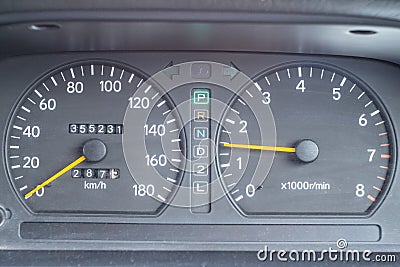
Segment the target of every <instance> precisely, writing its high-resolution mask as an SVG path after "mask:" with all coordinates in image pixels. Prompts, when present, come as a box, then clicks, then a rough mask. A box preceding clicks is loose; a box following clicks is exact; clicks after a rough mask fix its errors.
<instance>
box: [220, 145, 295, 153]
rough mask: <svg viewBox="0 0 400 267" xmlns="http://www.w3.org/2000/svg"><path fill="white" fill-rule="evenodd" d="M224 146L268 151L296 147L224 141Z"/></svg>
mask: <svg viewBox="0 0 400 267" xmlns="http://www.w3.org/2000/svg"><path fill="white" fill-rule="evenodd" d="M224 147H231V148H245V149H255V150H268V151H276V152H287V153H294V152H296V148H294V147H282V146H257V145H246V144H226V143H225V144H224Z"/></svg>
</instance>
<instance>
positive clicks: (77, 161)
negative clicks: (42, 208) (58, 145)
mask: <svg viewBox="0 0 400 267" xmlns="http://www.w3.org/2000/svg"><path fill="white" fill-rule="evenodd" d="M85 160H86V157H85V156H80V157H79V158H77V159H76V160H74V161H73V162H71V163H70V164H69V165H67V166H66V167H65V168H64V169H62V170H60V171H59V172H57V173H56V174H54V175H53V176H51V177H50V178H49V179H47V180H46V181H44V182H43V183H41V184H40V185H38V186H37V187H36V188H35V189H33V190H32V191H30V192H29V193H27V194H26V195H25V199H28V198H30V197H31V196H32V195H33V194H35V193H36V192H37V191H39V190H40V189H42V188H43V187H45V186H46V185H48V184H50V183H52V182H54V181H55V180H56V179H57V178H59V177H60V176H61V175H63V174H64V173H66V172H67V171H69V170H71V169H72V168H74V167H76V166H78V165H79V164H81V163H82V162H84V161H85Z"/></svg>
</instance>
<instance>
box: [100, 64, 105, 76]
mask: <svg viewBox="0 0 400 267" xmlns="http://www.w3.org/2000/svg"><path fill="white" fill-rule="evenodd" d="M100 75H101V76H103V75H104V65H101V72H100Z"/></svg>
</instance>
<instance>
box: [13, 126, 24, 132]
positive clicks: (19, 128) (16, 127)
mask: <svg viewBox="0 0 400 267" xmlns="http://www.w3.org/2000/svg"><path fill="white" fill-rule="evenodd" d="M13 128H14V129H16V130H20V131H22V127H20V126H17V125H13Z"/></svg>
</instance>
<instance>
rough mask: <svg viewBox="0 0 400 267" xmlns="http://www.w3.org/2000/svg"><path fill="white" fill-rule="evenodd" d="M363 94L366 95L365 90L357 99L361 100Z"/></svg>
mask: <svg viewBox="0 0 400 267" xmlns="http://www.w3.org/2000/svg"><path fill="white" fill-rule="evenodd" d="M363 95H365V92H362V93H361V94H360V95H359V96H358V97H357V99H358V100H360V99H361V97H363Z"/></svg>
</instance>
